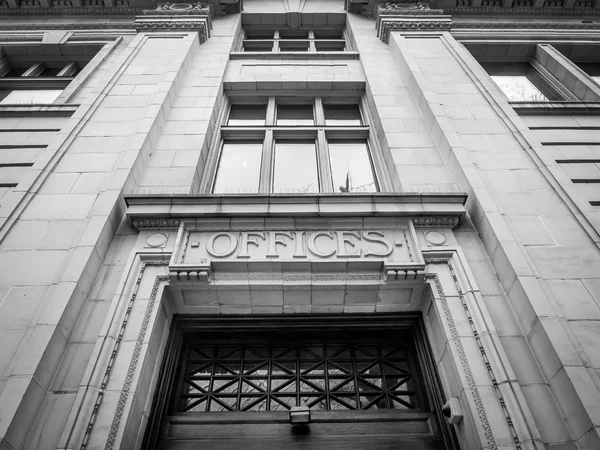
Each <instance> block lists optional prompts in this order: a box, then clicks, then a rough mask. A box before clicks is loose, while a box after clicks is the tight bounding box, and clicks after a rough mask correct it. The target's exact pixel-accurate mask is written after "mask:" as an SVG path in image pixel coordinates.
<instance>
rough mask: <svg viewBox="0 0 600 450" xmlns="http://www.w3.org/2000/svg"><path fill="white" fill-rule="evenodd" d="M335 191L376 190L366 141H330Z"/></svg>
mask: <svg viewBox="0 0 600 450" xmlns="http://www.w3.org/2000/svg"><path fill="white" fill-rule="evenodd" d="M329 157H330V161H331V174H332V176H333V190H334V192H376V191H377V186H376V185H375V179H374V177H373V169H372V167H371V160H370V158H369V152H368V149H367V144H366V143H330V144H329Z"/></svg>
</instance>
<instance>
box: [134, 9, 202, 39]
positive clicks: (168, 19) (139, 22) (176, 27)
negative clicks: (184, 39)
mask: <svg viewBox="0 0 600 450" xmlns="http://www.w3.org/2000/svg"><path fill="white" fill-rule="evenodd" d="M209 21H210V16H208V15H203V16H138V17H136V18H135V29H136V30H137V32H138V33H141V32H149V31H197V32H198V35H199V37H200V43H201V44H202V43H203V42H205V41H206V40H207V39H208V37H209V28H210V22H209Z"/></svg>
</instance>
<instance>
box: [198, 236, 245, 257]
mask: <svg viewBox="0 0 600 450" xmlns="http://www.w3.org/2000/svg"><path fill="white" fill-rule="evenodd" d="M221 236H227V237H228V238H229V248H228V249H227V250H226V251H225V252H223V253H217V252H216V251H215V241H216V240H217V239H218V238H219V237H221ZM237 245H238V240H237V237H236V235H235V234H233V233H227V232H221V233H215V234H213V235H212V236H211V237H210V238H208V241H206V251H207V252H208V253H209V254H211V255H212V256H214V257H215V258H225V257H226V256H229V255H231V254H232V253H233V252H235V249H236V248H237Z"/></svg>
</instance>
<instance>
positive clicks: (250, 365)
mask: <svg viewBox="0 0 600 450" xmlns="http://www.w3.org/2000/svg"><path fill="white" fill-rule="evenodd" d="M382 337H383V336H382ZM290 338H291V339H290ZM293 338H294V336H293V335H291V333H290V336H288V337H287V338H282V337H279V339H273V338H271V339H268V338H266V336H260V334H253V335H249V336H239V337H238V339H235V338H234V339H231V338H228V339H226V340H223V341H215V340H212V341H208V342H207V341H206V339H197V338H194V336H190V337H188V339H187V341H186V343H185V344H184V347H183V350H182V354H181V361H182V370H181V375H180V376H181V379H180V380H177V385H178V386H180V388H179V392H178V398H177V400H176V401H175V408H174V409H175V412H176V413H183V412H212V411H287V410H289V409H290V408H291V407H293V406H308V407H309V408H311V409H313V410H324V411H338V410H346V411H347V410H351V411H352V410H354V411H356V410H363V411H364V410H394V409H400V410H414V409H418V408H419V407H423V406H424V405H423V397H422V394H421V392H419V391H418V390H419V388H420V384H421V383H420V382H419V375H418V370H417V367H418V364H417V362H416V357H415V356H416V355H415V351H414V349H413V348H412V346H411V345H410V344H411V341H412V338H411V337H410V335H408V336H406V335H403V334H402V333H397V334H395V335H393V336H385V340H379V341H373V340H368V339H364V338H363V339H361V340H360V341H359V342H356V341H355V342H352V339H351V338H350V337H349V336H327V334H326V333H325V334H324V335H323V336H322V337H321V338H320V339H319V340H316V337H311V336H302V337H299V338H298V339H293Z"/></svg>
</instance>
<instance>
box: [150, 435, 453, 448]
mask: <svg viewBox="0 0 600 450" xmlns="http://www.w3.org/2000/svg"><path fill="white" fill-rule="evenodd" d="M162 448H163V449H164V450H204V449H206V450H209V449H210V450H213V449H215V450H240V449H244V450H262V449H273V450H280V449H283V450H296V449H298V450H384V449H385V450H392V449H393V450H442V449H445V447H444V443H443V441H442V440H441V439H431V438H423V437H408V436H380V435H376V434H375V435H370V436H360V437H348V436H335V435H333V436H322V437H320V438H315V437H313V436H302V437H298V436H290V437H286V436H279V437H274V436H270V437H256V438H250V439H233V438H230V439H227V438H222V439H211V440H203V439H202V440H197V439H194V440H170V439H169V440H167V441H165V443H164V447H162Z"/></svg>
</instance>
